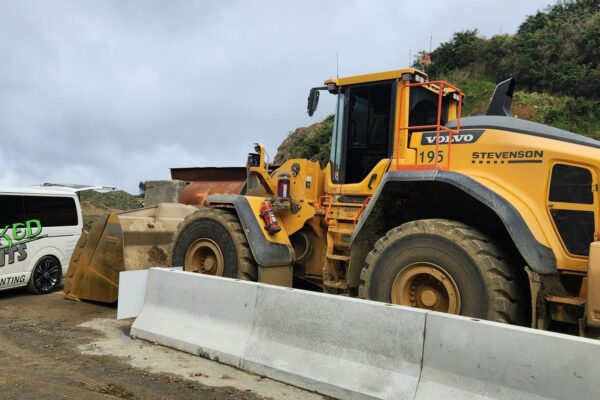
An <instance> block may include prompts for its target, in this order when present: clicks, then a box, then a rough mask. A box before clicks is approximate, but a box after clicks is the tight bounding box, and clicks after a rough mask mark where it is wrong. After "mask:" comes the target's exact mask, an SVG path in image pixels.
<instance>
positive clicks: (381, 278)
mask: <svg viewBox="0 0 600 400" xmlns="http://www.w3.org/2000/svg"><path fill="white" fill-rule="evenodd" d="M360 278H361V287H360V288H359V296H360V297H363V298H368V299H371V300H378V301H383V302H386V303H394V304H400V305H405V306H410V307H417V308H424V309H428V310H433V311H440V312H446V313H451V314H460V315H465V316H469V317H475V318H482V319H488V320H491V321H497V322H505V323H509V324H517V325H525V324H526V323H527V318H526V315H527V301H526V300H527V296H526V294H525V293H524V290H523V289H522V288H521V285H520V284H519V282H520V276H519V272H518V271H517V270H515V268H512V267H511V265H510V264H509V263H508V262H507V259H506V257H505V256H504V254H503V253H502V251H501V250H500V249H499V248H498V247H497V246H495V245H494V244H493V243H492V241H491V239H490V238H488V237H487V236H485V235H484V234H482V233H481V232H479V231H478V230H476V229H474V228H473V227H470V226H468V225H465V224H463V223H460V222H456V221H451V220H444V219H428V220H420V221H414V222H408V223H406V224H403V225H401V226H399V227H397V228H394V229H392V230H390V231H389V232H387V234H386V235H385V236H383V237H382V238H381V239H379V240H378V241H377V242H376V243H375V246H374V248H373V250H372V251H371V252H370V253H369V254H368V256H367V257H366V260H365V266H364V268H363V270H362V272H361V277H360Z"/></svg>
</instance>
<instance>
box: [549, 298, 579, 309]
mask: <svg viewBox="0 0 600 400" xmlns="http://www.w3.org/2000/svg"><path fill="white" fill-rule="evenodd" d="M546 301H548V302H550V303H558V304H568V305H571V306H577V307H583V306H585V299H584V298H583V297H563V296H547V297H546Z"/></svg>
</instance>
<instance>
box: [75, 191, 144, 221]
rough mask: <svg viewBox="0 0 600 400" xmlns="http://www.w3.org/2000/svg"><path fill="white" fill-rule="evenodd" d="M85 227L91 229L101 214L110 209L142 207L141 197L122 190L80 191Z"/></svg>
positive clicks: (120, 209)
mask: <svg viewBox="0 0 600 400" xmlns="http://www.w3.org/2000/svg"><path fill="white" fill-rule="evenodd" d="M79 201H80V203H81V213H82V214H83V227H84V229H86V230H89V229H90V228H91V227H92V225H94V223H95V222H96V221H97V220H98V218H99V217H100V216H102V215H103V214H106V213H108V212H110V211H125V210H131V209H135V208H139V207H140V203H139V198H138V197H135V196H132V195H130V194H129V193H127V192H124V191H122V190H114V191H112V192H106V193H100V192H96V191H94V190H85V191H83V192H80V193H79Z"/></svg>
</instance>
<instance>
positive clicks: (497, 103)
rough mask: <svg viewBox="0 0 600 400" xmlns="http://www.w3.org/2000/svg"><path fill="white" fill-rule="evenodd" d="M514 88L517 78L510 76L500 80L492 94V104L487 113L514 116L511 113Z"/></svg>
mask: <svg viewBox="0 0 600 400" xmlns="http://www.w3.org/2000/svg"><path fill="white" fill-rule="evenodd" d="M514 90H515V78H509V79H507V80H505V81H502V82H500V83H499V84H498V85H497V86H496V89H495V90H494V93H493V94H492V98H491V99H490V105H489V107H488V110H487V112H486V113H485V115H500V116H503V117H512V114H511V113H510V106H511V104H512V98H513V91H514Z"/></svg>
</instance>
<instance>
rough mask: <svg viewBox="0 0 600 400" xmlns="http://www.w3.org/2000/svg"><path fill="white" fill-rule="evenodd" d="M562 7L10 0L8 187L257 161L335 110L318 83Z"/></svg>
mask: <svg viewBox="0 0 600 400" xmlns="http://www.w3.org/2000/svg"><path fill="white" fill-rule="evenodd" d="M552 1H553V0H453V1H442V0H430V1H427V2H419V1H399V0H389V1H349V0H339V1H322V0H321V1H306V0H302V1H300V0H297V1H281V0H278V1H212V2H209V1H174V0H169V1H142V0H139V1H124V0H114V1H100V0H96V1H92V0H89V1H57V0H53V1H43V0H40V1H24V0H19V1H16V0H15V1H8V0H0V137H1V138H2V141H1V144H0V159H1V160H2V168H1V169H0V184H1V185H18V186H21V185H30V184H36V183H41V182H69V183H89V184H101V185H109V186H117V187H119V188H121V189H124V190H127V191H129V192H132V193H135V192H137V184H138V182H139V181H140V180H149V179H169V178H170V175H169V168H170V167H193V166H243V165H244V164H245V160H246V153H247V152H248V151H250V150H251V149H252V144H253V143H254V142H257V141H260V142H263V143H265V145H266V146H267V151H268V152H269V153H270V154H271V157H273V156H274V155H275V153H276V150H277V146H278V145H279V144H280V143H281V141H282V140H283V139H284V138H285V137H286V135H287V134H288V133H289V132H290V131H292V130H293V129H295V128H296V127H299V126H305V125H308V124H311V123H313V122H316V121H318V120H320V119H321V118H323V117H324V116H326V115H328V114H330V113H332V112H333V103H332V102H331V99H330V98H329V97H333V96H326V95H324V96H322V97H321V104H320V107H319V110H318V111H317V113H316V114H315V116H314V117H313V118H312V119H311V118H309V117H308V116H307V115H306V97H307V94H308V90H309V88H310V87H312V86H317V85H320V84H321V83H322V81H323V80H325V79H327V78H330V77H333V76H335V74H336V53H337V54H338V55H339V73H340V76H345V75H354V74H360V73H368V72H378V71H384V70H390V69H398V68H404V67H406V66H407V65H408V62H409V57H408V55H409V51H411V50H412V52H413V53H415V52H417V51H418V50H421V49H427V48H428V47H429V37H430V35H431V36H433V46H434V48H435V46H436V45H437V44H439V43H440V42H444V41H447V40H449V39H450V37H451V35H452V33H453V32H455V31H458V30H464V29H473V28H477V29H479V31H480V32H481V33H482V34H483V35H486V36H491V35H494V34H497V33H514V32H515V31H516V29H517V27H518V25H519V24H520V23H521V22H522V21H523V20H524V18H525V16H527V15H530V14H533V13H535V12H536V11H537V10H538V9H541V8H544V7H545V6H546V5H547V4H549V3H550V2H552Z"/></svg>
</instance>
